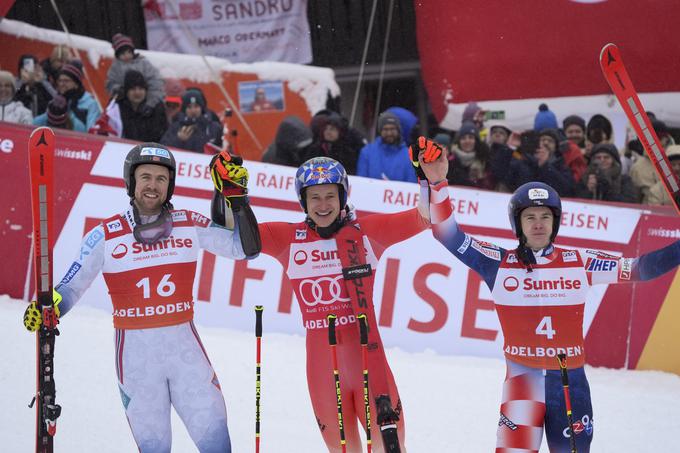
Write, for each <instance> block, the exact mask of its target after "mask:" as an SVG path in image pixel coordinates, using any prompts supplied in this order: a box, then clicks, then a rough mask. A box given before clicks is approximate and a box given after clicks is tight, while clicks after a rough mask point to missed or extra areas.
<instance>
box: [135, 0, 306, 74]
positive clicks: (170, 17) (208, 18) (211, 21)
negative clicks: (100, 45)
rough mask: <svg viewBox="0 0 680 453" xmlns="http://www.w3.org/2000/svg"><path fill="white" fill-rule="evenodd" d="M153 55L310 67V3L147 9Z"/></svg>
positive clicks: (238, 1) (218, 2)
mask: <svg viewBox="0 0 680 453" xmlns="http://www.w3.org/2000/svg"><path fill="white" fill-rule="evenodd" d="M144 17H145V19H146V33H147V41H148V45H149V49H153V50H160V51H163V52H178V53H187V54H199V53H200V52H199V51H198V50H197V49H200V50H201V51H202V52H203V53H205V54H206V55H213V56H216V57H221V58H226V59H228V60H230V61H232V62H235V63H252V62H256V61H281V62H288V63H310V62H311V61H312V48H311V43H310V37H309V24H308V22H307V0H227V1H223V0H158V1H149V2H147V3H146V4H145V6H144Z"/></svg>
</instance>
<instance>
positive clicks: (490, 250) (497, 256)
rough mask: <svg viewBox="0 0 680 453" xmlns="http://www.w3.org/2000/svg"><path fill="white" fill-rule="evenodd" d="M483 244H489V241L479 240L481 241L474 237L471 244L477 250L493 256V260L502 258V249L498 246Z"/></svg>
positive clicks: (490, 256)
mask: <svg viewBox="0 0 680 453" xmlns="http://www.w3.org/2000/svg"><path fill="white" fill-rule="evenodd" d="M483 244H488V243H487V242H479V241H477V240H475V239H473V240H472V242H471V244H470V245H471V246H472V248H473V249H475V250H477V251H478V252H479V253H481V254H482V255H484V256H487V257H489V258H491V259H492V260H496V261H500V260H501V252H500V250H498V247H495V246H492V247H487V246H485V245H483Z"/></svg>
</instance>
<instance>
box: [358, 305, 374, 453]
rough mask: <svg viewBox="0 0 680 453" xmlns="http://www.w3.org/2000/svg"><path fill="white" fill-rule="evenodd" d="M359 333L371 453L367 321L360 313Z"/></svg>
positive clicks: (367, 446)
mask: <svg viewBox="0 0 680 453" xmlns="http://www.w3.org/2000/svg"><path fill="white" fill-rule="evenodd" d="M357 319H358V320H359V333H360V337H361V367H362V368H363V370H364V409H365V411H366V451H367V452H368V453H371V449H372V446H371V403H370V399H369V394H368V321H367V320H366V314H365V313H360V314H359V315H358V316H357Z"/></svg>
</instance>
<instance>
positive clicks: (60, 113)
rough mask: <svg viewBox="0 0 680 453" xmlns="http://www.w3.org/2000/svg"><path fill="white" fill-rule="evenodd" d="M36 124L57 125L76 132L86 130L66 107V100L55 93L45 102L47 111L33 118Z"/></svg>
mask: <svg viewBox="0 0 680 453" xmlns="http://www.w3.org/2000/svg"><path fill="white" fill-rule="evenodd" d="M33 124H35V125H36V126H50V127H58V128H59V129H66V130H69V131H76V132H87V129H85V125H84V124H83V123H82V121H80V119H78V117H77V116H76V115H75V113H73V111H71V110H69V108H68V101H67V100H66V98H65V97H64V96H62V95H61V94H57V95H55V96H54V97H53V98H52V100H51V101H50V102H49V104H47V111H46V112H45V113H43V114H42V115H40V116H38V117H36V118H34V119H33Z"/></svg>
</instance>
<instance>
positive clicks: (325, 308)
mask: <svg viewBox="0 0 680 453" xmlns="http://www.w3.org/2000/svg"><path fill="white" fill-rule="evenodd" d="M428 227H429V223H428V222H427V221H426V220H424V219H423V218H422V216H421V215H420V213H419V212H418V210H417V209H411V210H408V211H404V212H400V213H396V214H375V215H369V216H366V217H364V218H362V219H360V220H351V221H349V222H348V223H347V224H345V225H344V226H343V227H341V228H340V230H338V231H337V232H336V233H335V234H334V235H333V236H332V237H331V238H328V239H324V238H322V237H320V236H319V235H318V234H317V232H316V231H315V230H314V229H312V228H310V227H309V226H308V225H307V223H305V222H301V223H283V222H270V223H262V224H260V236H261V238H262V253H265V254H267V255H270V256H272V257H274V258H276V260H277V261H279V263H281V265H282V266H283V268H284V271H285V273H286V275H287V277H288V279H289V281H290V283H291V285H292V287H293V290H294V292H295V295H296V297H297V300H298V302H299V305H300V312H301V313H302V322H303V323H304V326H305V329H306V333H307V335H306V349H307V385H308V389H309V396H310V398H311V401H312V406H313V408H314V414H315V416H316V422H317V423H318V426H319V429H320V430H321V434H322V436H323V439H324V442H325V443H326V446H327V448H328V450H329V451H330V452H340V451H341V449H340V434H339V428H338V410H337V405H336V404H337V403H336V390H335V382H334V377H333V367H332V364H331V352H330V347H329V345H328V322H327V320H326V317H327V316H328V315H329V314H331V313H333V314H335V315H336V316H337V320H336V325H337V341H338V344H337V346H336V351H337V356H338V366H339V373H340V388H341V394H342V410H343V419H344V429H345V436H346V440H347V451H348V452H349V453H355V452H361V443H360V442H361V441H360V438H359V429H358V425H357V420H359V421H360V422H361V424H362V426H365V412H364V395H363V375H362V370H363V368H362V362H361V345H360V338H359V327H358V324H357V321H356V315H357V314H358V313H357V312H356V309H355V308H354V307H353V303H352V297H351V295H350V291H357V292H360V293H361V294H358V295H357V298H358V300H359V301H360V302H359V305H361V304H362V301H363V302H365V306H364V307H361V308H359V309H360V310H362V311H363V312H365V313H366V316H367V319H368V328H369V344H368V372H369V385H370V387H369V393H370V397H369V400H370V402H371V421H372V429H371V433H372V438H373V451H375V452H382V451H384V450H383V446H382V439H381V437H380V431H379V427H378V426H377V423H376V418H377V415H376V406H375V397H376V396H378V395H381V394H384V395H389V396H390V400H391V402H392V406H393V407H394V409H395V411H396V412H397V413H399V414H400V420H399V422H398V423H397V425H398V433H399V440H400V444H401V448H402V450H401V451H402V452H405V451H406V450H405V447H404V414H403V412H402V410H401V401H400V399H399V393H398V391H397V387H396V384H395V382H394V377H393V376H392V372H391V370H390V367H389V365H388V363H387V360H386V358H385V351H384V348H383V345H382V341H381V339H380V335H379V333H378V325H377V322H376V318H375V313H374V308H373V285H374V278H375V270H376V268H377V266H378V261H379V260H380V257H381V256H382V254H383V252H384V251H385V249H386V248H388V247H389V246H391V245H393V244H396V243H397V242H401V241H404V240H406V239H408V238H411V237H413V236H415V235H416V234H418V233H420V232H421V231H424V230H425V229H427V228H428ZM347 244H351V246H349V247H350V248H349V249H348V250H347V253H348V256H349V257H350V259H357V260H360V261H362V262H364V263H363V264H367V265H369V266H370V267H369V269H370V274H369V275H367V276H364V277H362V278H361V279H359V285H357V286H353V285H352V284H348V283H347V281H346V280H344V279H343V272H342V270H343V263H342V259H343V258H342V257H343V253H344V252H343V250H344V249H343V248H344V247H347ZM345 267H346V266H345ZM364 308H365V310H364Z"/></svg>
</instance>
